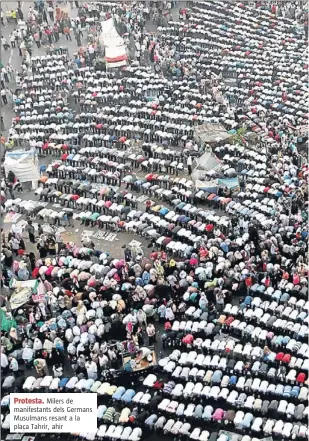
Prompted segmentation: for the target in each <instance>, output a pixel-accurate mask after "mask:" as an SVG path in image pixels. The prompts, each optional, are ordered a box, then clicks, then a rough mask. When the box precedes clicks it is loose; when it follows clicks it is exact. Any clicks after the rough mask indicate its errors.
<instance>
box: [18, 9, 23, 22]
mask: <svg viewBox="0 0 309 441" xmlns="http://www.w3.org/2000/svg"><path fill="white" fill-rule="evenodd" d="M17 15H18V17H19V20H23V19H24V14H23V11H22V10H21V8H20V7H18V8H17Z"/></svg>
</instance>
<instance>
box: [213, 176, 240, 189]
mask: <svg viewBox="0 0 309 441" xmlns="http://www.w3.org/2000/svg"><path fill="white" fill-rule="evenodd" d="M218 184H219V185H223V186H224V187H227V188H236V187H239V182H238V178H226V179H218Z"/></svg>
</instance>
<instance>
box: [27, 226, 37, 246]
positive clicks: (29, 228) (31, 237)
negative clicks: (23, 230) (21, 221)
mask: <svg viewBox="0 0 309 441" xmlns="http://www.w3.org/2000/svg"><path fill="white" fill-rule="evenodd" d="M27 231H28V234H29V240H30V242H31V243H35V237H34V226H33V225H32V222H31V221H28V225H27Z"/></svg>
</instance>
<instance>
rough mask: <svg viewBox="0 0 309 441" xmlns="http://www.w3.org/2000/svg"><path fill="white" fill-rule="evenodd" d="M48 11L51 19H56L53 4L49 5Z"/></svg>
mask: <svg viewBox="0 0 309 441" xmlns="http://www.w3.org/2000/svg"><path fill="white" fill-rule="evenodd" d="M47 12H48V15H49V18H50V19H51V21H54V19H55V17H54V8H53V7H52V6H48V7H47Z"/></svg>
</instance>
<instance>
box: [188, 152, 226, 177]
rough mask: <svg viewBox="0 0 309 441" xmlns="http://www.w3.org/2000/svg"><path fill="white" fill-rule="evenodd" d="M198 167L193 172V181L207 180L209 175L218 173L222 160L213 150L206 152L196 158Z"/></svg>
mask: <svg viewBox="0 0 309 441" xmlns="http://www.w3.org/2000/svg"><path fill="white" fill-rule="evenodd" d="M195 164H196V167H195V168H194V170H193V172H192V175H191V177H192V180H193V181H195V182H196V181H205V179H206V178H207V176H209V175H216V171H218V170H219V169H220V167H221V161H220V159H218V158H217V157H216V155H214V154H213V153H212V152H205V153H204V154H203V155H202V156H201V157H200V158H197V159H196V160H195Z"/></svg>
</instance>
